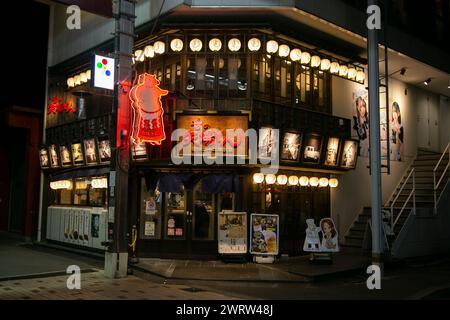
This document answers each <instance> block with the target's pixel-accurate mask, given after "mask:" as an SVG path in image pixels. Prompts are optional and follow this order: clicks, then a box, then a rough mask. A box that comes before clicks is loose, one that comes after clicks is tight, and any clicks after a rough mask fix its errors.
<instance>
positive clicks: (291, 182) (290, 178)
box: [289, 176, 298, 186]
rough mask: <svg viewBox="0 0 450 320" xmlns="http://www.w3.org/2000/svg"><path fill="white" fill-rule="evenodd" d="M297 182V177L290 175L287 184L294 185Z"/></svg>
mask: <svg viewBox="0 0 450 320" xmlns="http://www.w3.org/2000/svg"><path fill="white" fill-rule="evenodd" d="M297 184H298V177H297V176H290V177H289V185H291V186H296V185H297Z"/></svg>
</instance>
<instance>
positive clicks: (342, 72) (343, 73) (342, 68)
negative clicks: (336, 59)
mask: <svg viewBox="0 0 450 320" xmlns="http://www.w3.org/2000/svg"><path fill="white" fill-rule="evenodd" d="M347 74H348V67H347V66H340V67H339V75H340V76H341V77H346V76H347Z"/></svg>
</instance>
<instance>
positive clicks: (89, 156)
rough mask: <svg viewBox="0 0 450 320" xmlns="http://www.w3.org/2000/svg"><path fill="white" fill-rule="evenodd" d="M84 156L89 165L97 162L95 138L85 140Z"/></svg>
mask: <svg viewBox="0 0 450 320" xmlns="http://www.w3.org/2000/svg"><path fill="white" fill-rule="evenodd" d="M84 158H85V159H86V164H87V165H93V164H97V150H96V147H95V139H85V140H84Z"/></svg>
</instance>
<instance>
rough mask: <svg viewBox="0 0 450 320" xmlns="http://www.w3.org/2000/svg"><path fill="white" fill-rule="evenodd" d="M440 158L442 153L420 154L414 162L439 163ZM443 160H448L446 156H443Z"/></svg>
mask: <svg viewBox="0 0 450 320" xmlns="http://www.w3.org/2000/svg"><path fill="white" fill-rule="evenodd" d="M441 156H442V153H436V154H420V155H417V158H416V160H436V163H437V161H439V159H440V158H441ZM443 159H448V155H446V156H444V157H443Z"/></svg>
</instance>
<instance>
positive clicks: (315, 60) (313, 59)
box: [311, 56, 321, 68]
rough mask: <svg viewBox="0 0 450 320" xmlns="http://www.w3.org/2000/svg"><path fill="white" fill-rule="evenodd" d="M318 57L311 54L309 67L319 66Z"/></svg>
mask: <svg viewBox="0 0 450 320" xmlns="http://www.w3.org/2000/svg"><path fill="white" fill-rule="evenodd" d="M320 61H321V60H320V57H319V56H312V58H311V67H313V68H317V67H319V66H320Z"/></svg>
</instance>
